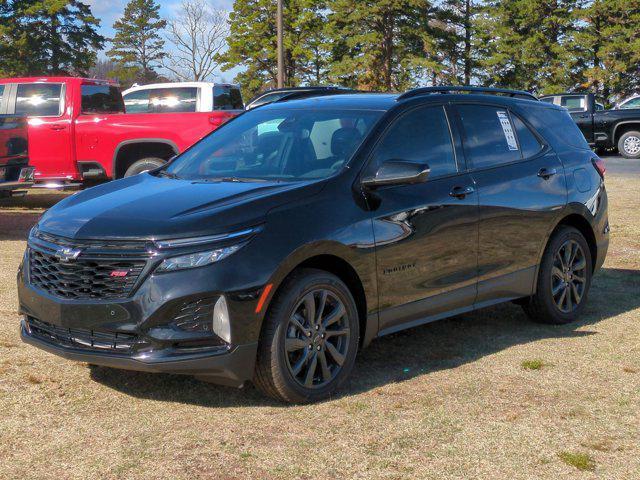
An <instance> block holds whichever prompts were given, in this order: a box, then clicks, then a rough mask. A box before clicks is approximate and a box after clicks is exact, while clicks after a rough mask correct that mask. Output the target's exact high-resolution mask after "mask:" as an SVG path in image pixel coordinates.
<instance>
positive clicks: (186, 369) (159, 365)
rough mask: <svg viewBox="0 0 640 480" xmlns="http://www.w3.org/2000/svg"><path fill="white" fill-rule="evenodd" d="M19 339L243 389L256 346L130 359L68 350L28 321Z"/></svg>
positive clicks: (69, 354)
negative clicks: (37, 333)
mask: <svg viewBox="0 0 640 480" xmlns="http://www.w3.org/2000/svg"><path fill="white" fill-rule="evenodd" d="M20 336H21V338H22V340H23V341H24V342H25V343H28V344H30V345H33V346H35V347H38V348H41V349H43V350H46V351H47V352H49V353H53V354H54V355H58V356H60V357H63V358H66V359H68V360H74V361H77V362H86V363H90V364H93V365H102V366H105V367H112V368H122V369H125V370H136V371H142V372H155V373H173V374H184V375H194V376H196V377H198V378H201V379H204V380H208V381H211V382H214V383H219V384H221V385H229V386H234V387H240V386H242V385H243V384H244V383H245V382H246V381H247V380H250V379H251V378H252V376H253V368H254V365H255V358H256V351H257V344H251V345H239V346H236V347H234V348H233V349H231V350H227V351H225V352H223V353H220V352H216V353H213V354H212V353H211V352H205V353H194V354H190V355H185V354H180V355H170V354H167V353H166V352H164V351H155V352H153V351H152V352H146V353H144V354H140V355H136V356H130V355H119V354H113V353H100V352H95V351H87V350H82V349H78V348H69V347H65V346H62V345H59V344H57V343H53V342H49V341H46V340H43V339H41V338H38V337H36V336H35V335H33V334H32V332H31V331H30V329H29V327H28V326H27V322H26V321H25V320H23V321H22V322H21V323H20Z"/></svg>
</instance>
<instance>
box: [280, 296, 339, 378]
mask: <svg viewBox="0 0 640 480" xmlns="http://www.w3.org/2000/svg"><path fill="white" fill-rule="evenodd" d="M346 314H347V310H346V308H345V306H344V304H343V303H342V301H341V300H340V299H339V298H338V297H337V296H336V295H335V294H333V293H332V292H331V291H329V290H325V289H314V290H311V291H310V292H309V293H307V294H306V295H305V296H304V297H303V298H302V299H301V300H300V302H299V303H298V305H297V306H296V308H295V309H294V312H293V314H292V315H291V317H290V318H289V325H288V326H287V334H286V338H285V349H286V358H287V366H288V367H289V371H290V372H291V374H292V375H293V378H294V379H295V380H296V381H297V382H298V383H299V384H300V385H302V386H304V387H306V388H321V387H324V386H326V385H327V384H328V383H329V382H331V381H332V380H333V379H334V378H335V377H336V375H337V374H338V373H339V372H340V370H341V369H342V366H343V365H344V361H345V357H346V354H347V350H348V348H349V335H350V330H349V324H348V321H347V319H346V318H345V316H346Z"/></svg>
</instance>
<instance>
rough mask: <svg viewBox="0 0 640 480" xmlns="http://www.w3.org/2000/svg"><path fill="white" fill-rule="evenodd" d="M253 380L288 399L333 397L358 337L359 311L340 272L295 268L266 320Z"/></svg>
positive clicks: (349, 366)
mask: <svg viewBox="0 0 640 480" xmlns="http://www.w3.org/2000/svg"><path fill="white" fill-rule="evenodd" d="M264 322H265V323H264V326H263V329H262V335H261V338H260V346H259V347H258V358H257V363H256V371H255V376H254V383H255V384H256V386H257V387H258V388H259V389H260V390H262V391H263V392H264V393H266V394H267V395H269V396H271V397H273V398H276V399H278V400H281V401H285V402H292V403H303V402H314V401H318V400H321V399H323V398H326V397H328V396H330V395H331V394H332V393H334V392H335V391H336V389H338V388H339V387H340V385H341V384H342V383H343V382H344V381H345V379H346V378H347V377H348V376H349V374H350V373H351V370H352V369H353V365H354V362H355V358H356V352H357V349H358V341H359V322H358V311H357V308H356V305H355V302H354V300H353V297H352V295H351V292H350V291H349V289H348V288H347V286H346V285H345V284H344V283H343V282H342V281H341V280H340V279H339V278H338V277H336V276H335V275H332V274H330V273H327V272H324V271H321V270H315V269H301V270H299V271H297V272H294V274H293V275H291V277H290V278H289V279H287V280H286V281H285V283H284V284H283V286H282V287H281V288H280V289H279V291H278V293H277V294H276V296H275V298H274V300H273V302H272V304H271V306H270V307H269V310H268V313H267V315H266V317H265V319H264Z"/></svg>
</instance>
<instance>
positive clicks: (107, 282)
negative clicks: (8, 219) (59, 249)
mask: <svg viewBox="0 0 640 480" xmlns="http://www.w3.org/2000/svg"><path fill="white" fill-rule="evenodd" d="M145 264H146V262H145V261H144V260H140V261H135V260H128V259H126V260H125V259H122V260H104V259H91V260H89V259H82V258H78V259H77V260H73V261H62V260H59V259H58V257H57V256H56V255H55V254H50V253H45V252H42V251H39V250H35V249H31V250H30V252H29V267H30V268H29V279H30V282H31V284H32V285H34V286H36V287H38V288H40V289H42V290H44V291H45V292H48V293H50V294H51V295H54V296H56V297H61V298H69V299H86V298H95V299H100V298H102V299H114V298H123V297H127V296H129V294H131V291H132V290H133V287H134V286H135V284H136V281H137V280H138V277H139V276H140V273H142V270H143V269H144V267H145Z"/></svg>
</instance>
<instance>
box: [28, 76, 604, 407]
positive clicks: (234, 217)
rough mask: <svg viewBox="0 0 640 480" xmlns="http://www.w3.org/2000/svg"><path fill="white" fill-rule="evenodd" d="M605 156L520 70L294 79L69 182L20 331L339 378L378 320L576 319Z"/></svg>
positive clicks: (43, 240)
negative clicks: (286, 92)
mask: <svg viewBox="0 0 640 480" xmlns="http://www.w3.org/2000/svg"><path fill="white" fill-rule="evenodd" d="M608 237H609V224H608V218H607V194H606V191H605V186H604V167H603V164H602V161H601V160H600V159H599V158H598V157H597V156H596V155H595V154H594V153H593V152H592V151H591V150H590V149H589V146H588V145H587V143H586V141H585V139H584V137H583V136H582V134H581V133H580V131H579V130H578V127H577V126H576V125H575V123H574V122H573V121H572V120H571V117H570V116H569V114H568V113H567V111H566V110H564V109H562V108H561V107H558V106H555V105H552V104H549V103H544V102H539V101H537V99H536V98H535V97H533V96H532V95H530V94H528V93H526V92H520V91H511V90H499V89H486V88H466V87H465V88H461V87H446V88H420V89H415V90H411V91H409V92H406V93H404V94H368V93H336V94H329V95H323V96H314V95H312V94H310V95H309V96H308V97H304V96H302V98H300V97H296V98H295V99H289V100H287V99H283V100H281V101H276V102H274V103H272V104H269V105H265V106H262V107H259V108H256V109H253V110H251V111H248V112H246V113H244V114H242V115H240V116H238V117H237V118H235V119H233V120H231V121H229V122H228V123H226V124H225V125H224V126H222V127H221V128H219V129H218V130H216V131H215V132H213V133H211V134H210V135H208V136H207V137H205V138H204V139H203V140H201V141H200V142H198V143H196V144H195V145H194V146H192V147H191V148H190V149H188V150H187V151H185V152H184V153H182V154H181V155H179V156H178V157H177V158H175V159H173V160H172V161H171V162H169V163H168V164H166V165H164V166H162V167H160V168H157V169H155V170H152V171H149V172H145V173H141V174H139V175H136V176H133V177H130V178H125V179H122V180H118V181H114V182H110V183H106V184H103V185H100V186H97V187H94V188H91V189H88V190H85V191H83V192H80V193H78V194H76V195H73V196H70V197H68V198H66V199H65V200H63V201H61V202H60V203H58V204H57V205H55V206H54V207H52V208H51V209H50V210H49V211H47V212H46V213H45V215H44V216H43V217H42V218H41V219H40V221H39V222H38V224H37V225H36V226H34V228H33V229H32V230H31V232H30V234H29V239H28V247H27V249H26V252H25V255H24V259H23V262H22V264H21V266H20V269H19V272H18V291H19V300H20V311H21V314H23V315H24V318H23V320H22V322H21V334H22V338H23V340H24V341H25V342H28V343H30V344H32V345H35V346H37V347H40V348H42V349H44V350H47V351H49V352H51V353H54V354H57V355H60V356H62V357H66V358H69V359H72V360H78V361H82V362H88V363H89V364H95V365H106V366H109V367H116V368H124V369H132V370H142V371H148V372H169V373H177V374H189V375H194V376H196V377H197V378H201V379H204V380H208V381H212V382H214V383H221V384H226V385H233V386H242V385H243V384H244V383H245V382H247V381H253V383H254V384H255V385H256V386H257V387H258V388H260V389H261V390H262V391H263V392H264V393H266V394H267V395H270V396H272V397H275V398H277V399H280V400H283V401H287V402H307V401H316V400H319V399H322V398H325V397H327V396H329V395H331V394H332V393H333V392H335V391H336V389H337V388H338V387H339V386H340V385H341V384H342V383H343V382H344V381H345V379H346V378H347V377H348V376H349V374H350V372H351V370H352V369H353V366H354V361H355V358H356V353H357V351H358V349H359V348H363V347H364V346H366V345H367V344H369V343H370V342H371V340H372V339H374V338H376V337H379V336H382V335H386V334H389V333H393V332H397V331H399V330H402V329H406V328H410V327H415V326H417V325H422V324H425V323H428V322H431V321H434V320H438V319H441V318H445V317H450V316H452V315H457V314H460V313H463V312H468V311H471V310H475V309H479V308H484V307H487V306H489V305H494V304H497V303H500V302H506V301H514V302H516V303H518V304H520V305H522V307H523V309H524V312H525V313H526V314H527V315H528V316H529V317H531V318H532V319H533V320H536V321H540V322H546V323H552V324H564V323H567V322H570V321H572V320H574V319H576V318H577V317H578V316H579V315H580V314H581V312H582V311H583V309H584V307H585V303H586V301H587V295H588V293H589V286H590V284H591V279H592V276H593V274H594V273H595V272H596V271H597V270H598V269H599V268H600V266H601V265H602V263H603V261H604V258H605V255H606V252H607V247H608Z"/></svg>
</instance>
